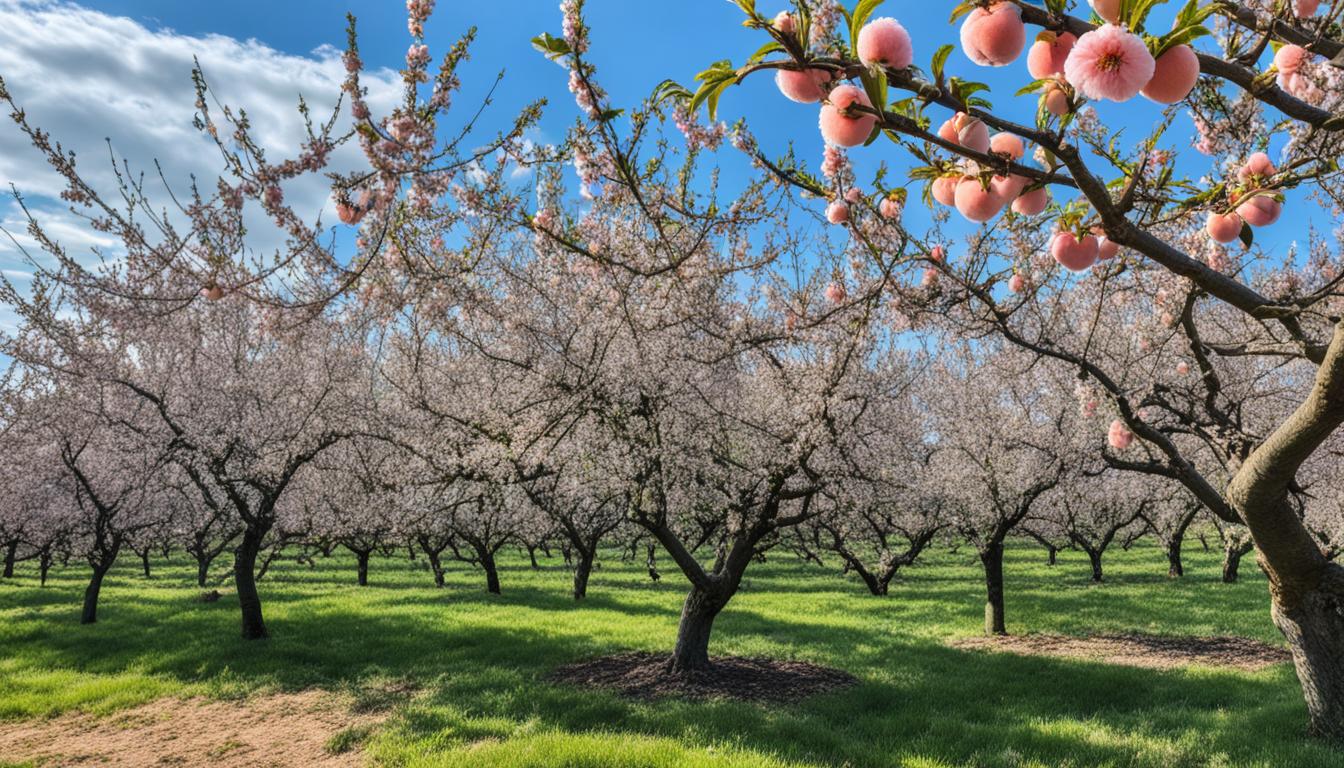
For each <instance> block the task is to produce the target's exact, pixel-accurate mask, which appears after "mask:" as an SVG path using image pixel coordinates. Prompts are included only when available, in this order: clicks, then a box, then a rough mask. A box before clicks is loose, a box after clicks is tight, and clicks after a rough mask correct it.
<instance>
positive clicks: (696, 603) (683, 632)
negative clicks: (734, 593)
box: [667, 587, 731, 674]
mask: <svg viewBox="0 0 1344 768" xmlns="http://www.w3.org/2000/svg"><path fill="white" fill-rule="evenodd" d="M730 597H731V594H725V595H720V594H714V593H710V592H707V591H705V590H703V589H701V588H700V587H692V588H691V592H690V594H688V595H687V596H686V602H685V603H683V604H682V606H681V623H680V624H679V625H678V626H677V645H676V647H675V648H674V649H673V650H672V658H670V659H668V660H667V671H668V672H672V673H675V674H682V673H686V672H694V671H698V670H705V669H709V667H710V664H709V635H710V632H711V631H712V630H713V629H714V619H715V618H716V617H717V616H718V615H719V611H722V610H723V606H725V605H727V604H728V599H729V598H730Z"/></svg>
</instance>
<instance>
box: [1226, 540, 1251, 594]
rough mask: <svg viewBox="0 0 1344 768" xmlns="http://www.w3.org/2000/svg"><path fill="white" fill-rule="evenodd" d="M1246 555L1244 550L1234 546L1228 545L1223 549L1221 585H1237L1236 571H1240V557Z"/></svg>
mask: <svg viewBox="0 0 1344 768" xmlns="http://www.w3.org/2000/svg"><path fill="white" fill-rule="evenodd" d="M1244 554H1246V550H1245V549H1242V548H1241V547H1238V546H1236V545H1234V544H1228V545H1227V546H1225V547H1223V583H1224V584H1235V583H1237V577H1238V575H1239V574H1238V571H1240V569H1241V556H1242V555H1244Z"/></svg>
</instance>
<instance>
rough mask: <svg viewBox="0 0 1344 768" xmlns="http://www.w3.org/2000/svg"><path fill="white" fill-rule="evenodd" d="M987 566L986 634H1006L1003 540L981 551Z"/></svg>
mask: <svg viewBox="0 0 1344 768" xmlns="http://www.w3.org/2000/svg"><path fill="white" fill-rule="evenodd" d="M980 563H981V564H982V565H984V567H985V596H986V600H985V634H987V635H1006V634H1008V630H1007V628H1006V627H1005V626H1004V622H1003V542H1002V541H994V542H990V543H989V544H988V545H987V546H986V547H985V548H984V549H982V550H981V551H980Z"/></svg>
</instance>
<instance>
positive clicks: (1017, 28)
mask: <svg viewBox="0 0 1344 768" xmlns="http://www.w3.org/2000/svg"><path fill="white" fill-rule="evenodd" d="M1026 45H1027V28H1026V25H1024V24H1023V23H1022V9H1021V8H1018V7H1017V5H1016V4H1014V3H1008V2H1002V3H995V4H994V5H991V6H990V7H989V8H976V9H975V10H973V11H971V13H970V15H969V16H967V17H966V21H964V22H962V25H961V48H962V50H963V51H965V53H966V56H967V57H969V58H970V60H971V61H974V62H975V63H976V64H979V65H981V66H989V67H1002V66H1004V65H1007V64H1011V63H1012V62H1013V60H1014V59H1016V58H1017V57H1018V56H1020V55H1022V49H1023V48H1025V47H1026Z"/></svg>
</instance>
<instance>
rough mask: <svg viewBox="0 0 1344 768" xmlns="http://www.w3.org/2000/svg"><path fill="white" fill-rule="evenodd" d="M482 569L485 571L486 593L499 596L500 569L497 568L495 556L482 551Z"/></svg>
mask: <svg viewBox="0 0 1344 768" xmlns="http://www.w3.org/2000/svg"><path fill="white" fill-rule="evenodd" d="M480 561H481V567H482V568H484V569H485V591H487V592H489V593H490V594H492V595H498V594H499V568H497V567H496V566H495V554H494V553H493V552H487V551H484V550H482V551H481V552H480Z"/></svg>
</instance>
